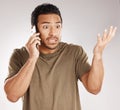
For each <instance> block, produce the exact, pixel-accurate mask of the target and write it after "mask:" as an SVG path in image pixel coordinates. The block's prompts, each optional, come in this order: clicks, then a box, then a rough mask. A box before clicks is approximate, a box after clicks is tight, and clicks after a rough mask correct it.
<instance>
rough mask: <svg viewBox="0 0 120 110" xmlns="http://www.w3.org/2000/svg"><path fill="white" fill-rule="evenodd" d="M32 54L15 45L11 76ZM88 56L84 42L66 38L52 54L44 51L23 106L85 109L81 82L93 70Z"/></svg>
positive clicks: (36, 109)
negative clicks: (75, 42)
mask: <svg viewBox="0 0 120 110" xmlns="http://www.w3.org/2000/svg"><path fill="white" fill-rule="evenodd" d="M28 57H29V54H28V52H27V50H26V49H25V47H22V48H21V49H15V51H14V52H13V54H12V56H11V59H10V63H9V76H8V78H9V77H12V76H13V75H15V74H17V72H18V71H19V70H20V68H21V67H22V66H23V65H24V64H25V62H26V61H27V59H28ZM87 59H88V58H87V55H86V53H85V52H84V50H83V48H82V47H81V46H77V45H73V44H67V43H63V42H60V43H59V46H58V50H57V51H56V52H54V53H52V54H43V53H40V56H39V58H38V60H37V62H36V65H35V68H34V73H33V76H32V79H31V82H30V85H29V88H28V90H27V92H26V93H25V94H24V97H23V110H81V106H80V100H79V91H78V84H77V83H78V79H80V77H81V76H82V75H83V74H84V73H86V72H87V71H89V70H90V65H89V63H88V62H87Z"/></svg>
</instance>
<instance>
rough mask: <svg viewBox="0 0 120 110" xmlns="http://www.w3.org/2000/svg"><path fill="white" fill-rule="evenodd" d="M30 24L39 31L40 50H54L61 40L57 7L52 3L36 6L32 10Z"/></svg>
mask: <svg viewBox="0 0 120 110" xmlns="http://www.w3.org/2000/svg"><path fill="white" fill-rule="evenodd" d="M31 24H32V26H35V27H36V32H39V33H40V39H41V46H40V48H41V50H46V51H51V50H52V51H54V50H56V48H57V46H58V44H59V42H60V40H61V29H62V17H61V14H60V11H59V9H58V8H57V7H56V6H54V5H52V4H42V5H39V6H37V7H36V8H35V9H34V11H33V12H32V16H31Z"/></svg>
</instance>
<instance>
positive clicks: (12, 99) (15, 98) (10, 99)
mask: <svg viewBox="0 0 120 110" xmlns="http://www.w3.org/2000/svg"><path fill="white" fill-rule="evenodd" d="M7 99H8V100H9V101H10V102H13V103H15V102H17V101H18V99H19V98H17V97H15V96H12V95H7Z"/></svg>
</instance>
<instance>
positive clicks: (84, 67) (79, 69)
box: [76, 46, 91, 79]
mask: <svg viewBox="0 0 120 110" xmlns="http://www.w3.org/2000/svg"><path fill="white" fill-rule="evenodd" d="M90 68H91V66H90V64H89V63H88V56H87V54H86V53H85V51H84V50H83V48H82V47H81V46H80V47H78V49H77V55H76V74H77V78H79V79H80V77H81V76H82V75H83V74H85V73H86V72H88V71H89V70H90Z"/></svg>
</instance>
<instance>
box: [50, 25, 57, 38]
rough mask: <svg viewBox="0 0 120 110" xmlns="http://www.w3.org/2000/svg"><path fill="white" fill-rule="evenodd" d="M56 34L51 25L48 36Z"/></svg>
mask: <svg viewBox="0 0 120 110" xmlns="http://www.w3.org/2000/svg"><path fill="white" fill-rule="evenodd" d="M56 34H57V30H56V29H55V28H54V27H51V28H50V31H49V35H50V36H56Z"/></svg>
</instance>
